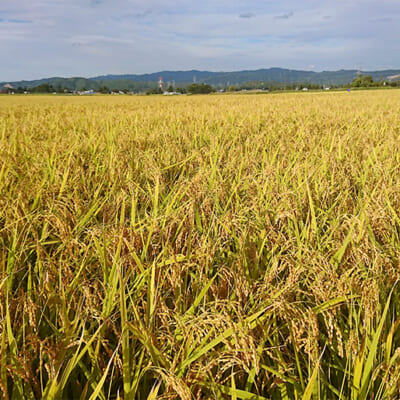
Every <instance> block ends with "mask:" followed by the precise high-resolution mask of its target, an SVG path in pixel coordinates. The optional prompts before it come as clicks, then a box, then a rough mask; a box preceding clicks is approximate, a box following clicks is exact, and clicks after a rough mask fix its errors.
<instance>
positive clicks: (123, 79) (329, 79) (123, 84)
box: [0, 68, 400, 90]
mask: <svg viewBox="0 0 400 400" xmlns="http://www.w3.org/2000/svg"><path fill="white" fill-rule="evenodd" d="M357 73H359V71H357V70H355V69H353V70H344V69H342V70H338V71H322V72H314V71H301V70H292V69H284V68H268V69H258V70H243V71H233V72H210V71H198V70H191V71H160V72H156V73H150V74H127V75H103V76H96V77H93V78H81V77H75V78H60V77H54V78H46V79H38V80H32V81H16V82H0V85H4V84H5V83H10V84H11V85H12V86H14V87H19V86H20V87H27V88H32V87H35V86H39V85H41V84H46V83H47V84H49V85H52V86H53V87H54V88H56V87H58V86H60V87H62V88H68V89H71V90H82V89H95V90H96V89H99V88H101V87H102V86H107V87H108V88H110V89H112V90H120V89H129V90H146V89H150V88H155V87H157V81H158V79H159V77H160V76H161V77H162V78H163V80H164V82H165V83H167V82H171V83H172V82H173V81H174V82H175V84H176V85H185V84H189V83H193V82H197V83H207V84H211V85H216V86H218V85H221V86H227V85H240V84H243V83H246V82H257V81H258V82H266V83H271V82H274V83H281V84H291V83H314V84H319V85H345V84H347V83H349V82H351V81H352V80H353V79H354V78H355V77H356V76H357ZM361 73H362V74H363V75H372V76H373V78H374V79H375V80H381V79H393V78H395V79H397V77H398V76H400V70H383V71H361Z"/></svg>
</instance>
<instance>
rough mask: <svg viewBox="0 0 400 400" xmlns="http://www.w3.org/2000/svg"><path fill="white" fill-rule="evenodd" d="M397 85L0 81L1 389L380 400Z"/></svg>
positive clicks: (395, 321)
mask: <svg viewBox="0 0 400 400" xmlns="http://www.w3.org/2000/svg"><path fill="white" fill-rule="evenodd" d="M399 262H400V91H397V90H396V91H395V90H393V91H371V92H368V91H364V92H351V93H347V92H341V93H294V94H280V95H274V94H268V95H209V96H180V97H162V96H149V97H146V96H144V97H140V96H120V97H117V96H115V97H110V96H104V97H102V96H94V97H90V98H82V97H72V96H71V97H68V96H20V97H18V96H2V97H0V398H3V399H10V400H11V399H29V400H30V399H41V398H45V399H54V400H57V399H91V400H92V399H101V400H105V399H118V398H119V399H125V400H133V399H140V400H145V399H183V400H188V399H199V400H200V399H244V400H246V399H247V400H250V399H251V400H262V399H282V400H284V399H304V400H308V399H348V400H350V399H352V400H362V399H372V398H373V399H388V400H389V399H394V398H398V396H399V393H400V329H398V328H399V324H400V284H397V280H398V279H399V278H400V265H399Z"/></svg>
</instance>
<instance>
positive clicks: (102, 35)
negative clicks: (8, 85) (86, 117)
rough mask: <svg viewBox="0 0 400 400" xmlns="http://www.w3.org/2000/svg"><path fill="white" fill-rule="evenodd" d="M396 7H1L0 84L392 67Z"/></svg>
mask: <svg viewBox="0 0 400 400" xmlns="http://www.w3.org/2000/svg"><path fill="white" fill-rule="evenodd" d="M398 21H400V1H398V0H379V1H377V0H374V1H372V0H335V1H333V0H332V1H331V0H329V1H324V0H319V1H316V0H303V1H298V0H297V1H294V0H281V1H268V0H266V1H261V0H259V1H253V0H249V1H241V0H229V1H228V0H202V1H201V2H199V1H192V0H186V1H184V0H172V1H168V0H146V1H145V0H68V1H67V0H35V1H34V0H1V2H0V51H1V59H2V62H1V63H0V81H12V80H19V79H36V78H43V77H50V76H64V77H69V76H85V77H90V76H96V75H101V74H106V73H111V74H120V73H145V72H156V71H161V70H189V69H201V70H212V71H232V70H240V69H258V68H269V67H286V68H293V69H312V70H316V71H321V70H335V69H341V68H346V69H347V68H356V69H363V70H368V69H369V70H371V69H387V68H399V69H400V41H399V40H398V38H399V37H400V24H399V23H398Z"/></svg>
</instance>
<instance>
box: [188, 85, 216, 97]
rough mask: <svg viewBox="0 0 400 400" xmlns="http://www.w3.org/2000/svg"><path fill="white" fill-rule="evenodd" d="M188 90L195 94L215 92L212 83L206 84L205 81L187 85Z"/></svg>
mask: <svg viewBox="0 0 400 400" xmlns="http://www.w3.org/2000/svg"><path fill="white" fill-rule="evenodd" d="M187 91H188V92H189V93H193V94H206V93H212V92H215V89H214V88H213V87H212V86H211V85H206V84H205V83H202V84H200V85H199V84H198V83H193V84H191V85H189V86H188V87H187Z"/></svg>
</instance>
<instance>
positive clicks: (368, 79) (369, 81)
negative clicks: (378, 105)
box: [351, 75, 379, 87]
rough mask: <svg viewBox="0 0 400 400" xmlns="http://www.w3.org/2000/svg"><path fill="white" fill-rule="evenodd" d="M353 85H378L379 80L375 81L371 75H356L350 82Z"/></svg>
mask: <svg viewBox="0 0 400 400" xmlns="http://www.w3.org/2000/svg"><path fill="white" fill-rule="evenodd" d="M351 86H353V87H372V86H379V82H375V81H374V78H373V77H372V75H358V76H357V78H354V79H353V82H352V84H351Z"/></svg>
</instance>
